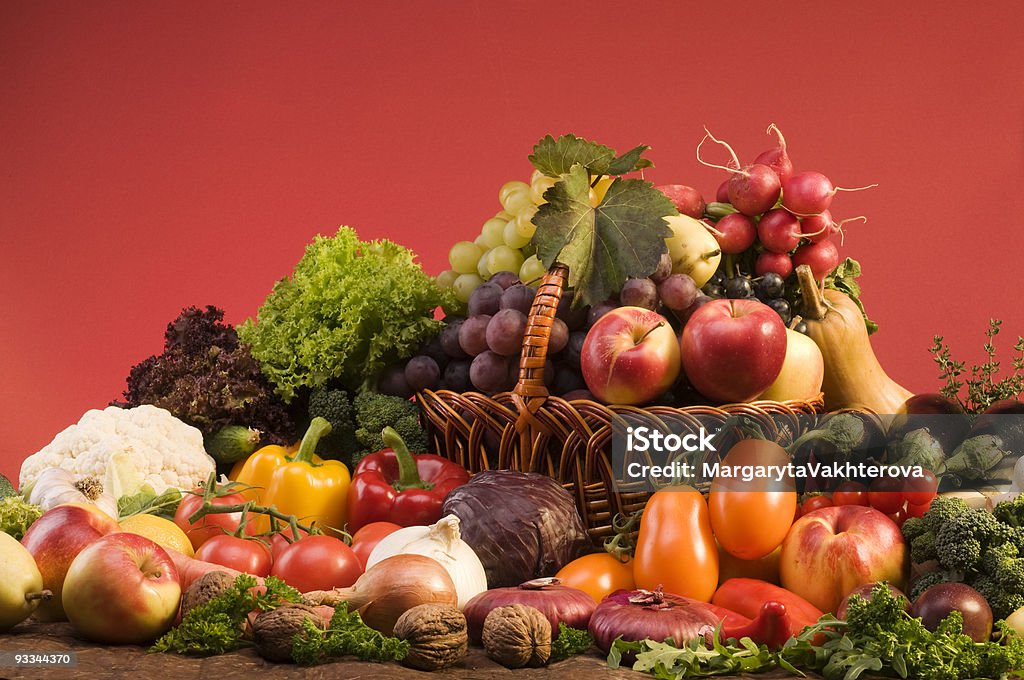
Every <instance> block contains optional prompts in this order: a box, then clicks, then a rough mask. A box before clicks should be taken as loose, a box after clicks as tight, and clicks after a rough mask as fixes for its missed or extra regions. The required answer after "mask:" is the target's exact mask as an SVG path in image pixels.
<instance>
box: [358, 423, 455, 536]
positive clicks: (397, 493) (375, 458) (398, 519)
mask: <svg viewBox="0 0 1024 680" xmlns="http://www.w3.org/2000/svg"><path fill="white" fill-rule="evenodd" d="M381 437H382V439H383V440H384V444H385V445H386V446H388V447H390V448H386V449H381V450H380V451H377V452H376V453H371V454H370V455H368V456H366V457H365V458H363V459H362V460H361V461H359V464H358V465H357V466H356V469H355V473H354V474H353V475H352V484H351V485H350V486H349V490H348V532H349V533H350V534H351V533H355V532H356V531H358V530H359V529H360V528H361V527H363V526H365V525H367V524H369V523H370V522H393V523H395V524H398V525H401V526H403V527H410V526H416V525H421V524H433V523H434V522H436V521H437V520H439V519H441V504H442V503H444V499H445V496H447V495H448V492H450V491H451V490H452V489H454V488H455V487H457V486H462V485H463V484H465V483H466V482H468V481H469V473H468V472H466V469H465V468H463V467H462V466H461V465H459V464H457V463H454V462H452V461H450V460H448V459H447V458H444V457H442V456H438V455H436V454H433V453H421V454H416V455H413V454H412V453H409V449H408V447H406V445H405V442H403V441H402V438H401V437H400V436H399V435H398V433H397V432H396V431H395V430H394V429H392V428H390V427H386V428H384V431H383V432H382V433H381Z"/></svg>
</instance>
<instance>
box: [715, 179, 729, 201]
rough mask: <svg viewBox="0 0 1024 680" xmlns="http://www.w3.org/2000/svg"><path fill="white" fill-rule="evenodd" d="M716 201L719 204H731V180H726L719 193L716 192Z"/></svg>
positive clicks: (719, 186)
mask: <svg viewBox="0 0 1024 680" xmlns="http://www.w3.org/2000/svg"><path fill="white" fill-rule="evenodd" d="M715 200H716V201H718V202H719V203H728V202H729V180H725V181H724V182H722V183H721V184H719V185H718V191H716V192H715Z"/></svg>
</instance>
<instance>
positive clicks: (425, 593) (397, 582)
mask: <svg viewBox="0 0 1024 680" xmlns="http://www.w3.org/2000/svg"><path fill="white" fill-rule="evenodd" d="M335 592H336V593H337V594H338V595H339V598H340V600H341V601H343V602H345V603H347V604H348V608H349V611H352V610H355V611H358V612H359V614H360V616H362V617H363V621H364V622H366V625H368V626H369V627H370V628H373V629H374V630H377V631H380V632H381V633H383V634H384V635H391V634H392V632H393V631H394V628H395V623H396V622H397V621H398V618H399V617H400V616H401V615H402V614H404V613H405V612H407V611H409V610H410V609H412V608H413V607H416V606H418V605H421V604H430V603H436V604H448V605H451V606H453V607H454V606H456V605H457V604H458V602H459V596H458V594H457V592H456V590H455V583H454V582H453V581H452V577H451V576H450V575H449V574H448V570H447V569H445V568H444V567H443V566H441V563H440V562H438V561H437V560H435V559H432V558H430V557H425V556H423V555H412V554H409V555H394V556H392V557H389V558H387V559H386V560H381V561H380V562H378V563H377V564H375V565H373V566H372V567H370V568H369V569H367V570H366V572H365V573H363V575H362V576H360V577H359V579H358V580H357V581H356V582H355V583H354V584H353V585H352V587H351V588H340V589H337V590H336V591H335Z"/></svg>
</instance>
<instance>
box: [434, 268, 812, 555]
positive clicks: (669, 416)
mask: <svg viewBox="0 0 1024 680" xmlns="http://www.w3.org/2000/svg"><path fill="white" fill-rule="evenodd" d="M567 275H568V270H567V269H566V268H565V267H564V266H562V265H555V266H554V267H552V269H551V270H550V271H549V272H548V273H547V274H546V275H545V276H544V278H543V279H542V280H541V284H540V287H539V288H538V290H537V295H536V297H535V298H534V302H533V307H532V309H531V310H530V315H529V319H528V321H527V326H526V334H525V337H524V339H523V353H522V358H521V360H520V364H519V379H518V382H517V384H516V386H515V388H514V389H513V391H511V392H502V393H500V394H495V395H493V396H486V395H484V394H480V393H477V392H466V393H457V392H452V391H449V390H438V391H436V392H435V391H429V390H428V391H424V392H422V393H420V394H418V395H417V399H418V401H419V403H420V405H421V407H422V409H423V413H424V416H425V418H426V421H427V425H428V428H427V429H428V431H429V433H430V435H431V438H432V440H433V445H434V450H435V451H437V452H438V453H441V454H442V455H444V456H446V457H447V458H449V459H451V460H453V461H456V462H458V463H459V464H460V465H462V466H464V467H465V468H466V469H467V470H469V471H470V472H471V473H474V472H479V471H481V470H488V469H497V470H518V471H523V472H540V473H543V474H546V475H548V476H550V477H553V478H554V479H557V480H558V481H559V482H560V483H561V484H562V485H564V486H565V488H566V489H567V490H568V491H569V492H570V493H571V494H572V495H573V497H574V498H575V499H576V505H577V507H578V509H579V512H580V515H581V517H582V518H583V520H584V523H585V524H586V526H587V528H588V531H589V532H590V536H591V538H592V539H594V540H595V541H596V540H599V539H602V538H605V537H607V536H610V535H611V534H612V533H613V531H612V518H613V517H614V516H615V515H616V514H617V513H630V512H633V511H635V510H638V509H640V508H642V507H643V505H644V504H645V503H646V502H647V499H648V498H649V496H650V492H649V491H647V490H639V491H636V492H629V491H623V490H622V489H621V487H620V488H619V489H618V490H616V488H615V486H614V483H613V482H614V474H613V471H612V462H611V440H612V428H613V423H614V421H615V420H616V418H617V417H618V416H621V415H626V414H630V413H632V414H645V415H646V416H648V417H655V418H657V419H658V420H659V421H661V422H666V423H670V422H671V421H677V422H678V421H682V422H683V423H693V422H696V419H698V418H699V419H700V422H701V423H704V424H708V423H711V424H719V425H720V424H722V423H724V422H725V421H726V419H728V418H730V417H732V416H735V415H740V414H742V415H746V416H749V417H750V418H751V419H753V420H754V421H756V422H758V423H759V424H760V425H761V426H762V428H763V429H765V430H766V431H767V432H768V433H769V434H770V435H771V434H775V435H778V434H782V435H785V436H783V437H782V438H784V439H786V438H789V437H791V436H795V435H797V434H799V432H798V430H799V429H800V427H801V426H800V423H799V421H800V420H801V419H799V418H798V416H800V415H813V414H817V413H821V410H822V407H823V402H822V399H821V397H820V395H819V397H818V398H817V399H816V400H814V401H787V402H775V401H757V402H751V403H742V404H727V405H723V406H702V405H701V406H685V407H679V408H674V407H667V406H651V407H647V408H643V409H641V408H637V407H633V406H607V405H604V404H599V403H597V402H594V401H589V400H575V401H571V402H570V401H566V400H564V399H561V398H559V397H552V396H550V395H549V394H548V390H547V388H546V387H545V385H544V362H545V359H546V357H547V347H548V338H549V337H550V334H551V324H552V321H553V319H554V318H555V312H556V311H557V309H558V302H559V300H560V298H561V295H562V290H563V288H564V287H565V283H566V277H567ZM786 422H792V428H790V429H789V431H788V432H785V433H780V432H779V429H780V423H786Z"/></svg>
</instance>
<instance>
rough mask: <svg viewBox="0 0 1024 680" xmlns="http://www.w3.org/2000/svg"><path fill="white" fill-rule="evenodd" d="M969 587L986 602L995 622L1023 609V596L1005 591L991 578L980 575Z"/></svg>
mask: <svg viewBox="0 0 1024 680" xmlns="http://www.w3.org/2000/svg"><path fill="white" fill-rule="evenodd" d="M970 586H971V587H972V588H974V589H975V590H977V591H978V592H979V593H981V596H982V597H984V598H985V600H986V601H988V605H989V607H991V608H992V616H993V618H995V619H996V620H998V619H1005V618H1006V617H1007V616H1009V615H1010V614H1012V613H1013V612H1015V611H1017V610H1018V609H1020V608H1021V607H1024V594H1022V593H1020V592H1012V591H1008V590H1006V589H1005V588H1003V587H1002V586H1000V585H999V582H998V581H997V580H996V579H994V578H992V577H991V576H988V575H985V574H982V575H981V576H978V577H977V578H975V579H973V580H972V581H971V583H970Z"/></svg>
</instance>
